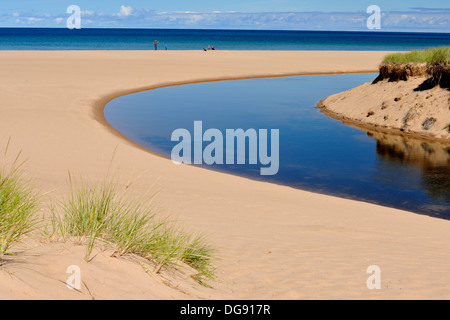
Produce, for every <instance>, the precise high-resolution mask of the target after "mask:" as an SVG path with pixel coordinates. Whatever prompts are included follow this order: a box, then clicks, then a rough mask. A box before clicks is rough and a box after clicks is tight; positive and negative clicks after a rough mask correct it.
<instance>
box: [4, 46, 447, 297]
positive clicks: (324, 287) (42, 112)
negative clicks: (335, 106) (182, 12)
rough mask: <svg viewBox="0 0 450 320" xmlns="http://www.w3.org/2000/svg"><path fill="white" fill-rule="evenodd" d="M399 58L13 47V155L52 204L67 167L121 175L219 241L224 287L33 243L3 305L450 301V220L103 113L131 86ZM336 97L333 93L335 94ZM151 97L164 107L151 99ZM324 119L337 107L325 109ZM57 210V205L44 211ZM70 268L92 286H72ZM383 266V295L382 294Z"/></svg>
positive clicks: (347, 67)
mask: <svg viewBox="0 0 450 320" xmlns="http://www.w3.org/2000/svg"><path fill="white" fill-rule="evenodd" d="M385 54H386V52H344V51H337V52H327V51H320V52H314V51H304V52H294V51H292V52H291V51H284V52H277V51H265V52H262V51H251V52H249V51H215V52H201V51H198V52H197V51H168V52H164V51H157V52H153V51H152V52H150V51H67V52H63V51H54V52H53V51H52V52H50V51H15V52H12V51H3V52H0V67H1V70H2V72H1V73H0V86H1V90H0V101H1V103H0V115H1V117H0V133H1V135H0V152H1V153H2V154H3V150H4V148H5V146H6V144H7V142H8V139H9V137H11V144H10V147H9V150H8V155H7V158H8V159H6V160H8V161H11V160H14V156H15V155H16V154H17V153H18V152H19V150H22V157H23V158H27V159H28V160H27V162H26V164H25V167H24V169H25V170H26V173H27V175H28V176H29V177H30V178H31V179H32V180H33V182H34V184H35V186H36V188H37V189H38V190H39V191H40V192H41V193H42V194H43V198H44V203H45V204H49V202H50V200H49V199H50V198H55V197H57V196H59V195H61V194H63V193H64V192H66V191H67V189H68V183H69V181H68V180H69V179H68V172H69V171H70V173H71V174H72V175H73V176H76V177H80V176H82V177H84V178H89V179H90V180H102V179H103V178H104V176H105V175H106V174H107V171H108V167H109V165H110V162H111V159H112V157H113V154H114V152H115V150H116V152H115V155H114V159H113V162H112V165H111V169H110V173H111V174H112V175H114V176H115V177H116V178H117V179H118V180H120V181H123V182H124V183H126V182H127V181H130V180H131V181H133V182H132V185H131V189H132V191H133V193H134V194H136V195H138V196H139V195H145V194H148V193H149V192H152V191H154V190H160V192H159V194H158V197H157V200H156V202H157V206H158V208H159V210H160V211H161V213H162V214H168V215H172V216H173V217H175V218H176V220H178V221H179V223H180V224H181V225H183V226H184V227H185V228H186V229H188V230H190V231H192V232H198V233H203V234H205V235H206V237H207V239H208V241H209V242H210V243H211V244H212V245H213V246H214V247H215V248H216V249H217V256H218V260H217V261H216V266H217V276H218V278H217V280H216V281H215V282H214V283H213V286H214V289H209V288H204V287H200V286H198V285H195V284H193V283H190V282H188V281H185V280H183V279H181V278H177V277H176V276H175V277H174V279H178V282H171V285H170V286H168V285H166V284H163V283H162V281H161V279H155V278H153V277H151V276H149V275H148V274H147V273H146V272H145V270H143V269H142V268H141V267H140V266H139V264H138V263H137V262H134V261H130V260H128V259H117V258H110V257H109V256H108V254H107V252H100V253H99V254H98V255H97V256H96V258H95V259H93V261H91V262H90V263H85V262H83V260H82V259H80V258H79V257H80V253H79V252H80V250H82V248H80V247H77V246H74V245H73V246H72V245H69V244H61V243H51V242H48V241H44V240H41V239H39V238H32V239H30V240H29V242H27V243H24V244H21V246H20V247H19V248H20V250H18V252H17V257H14V258H11V259H12V261H13V262H14V261H15V262H16V263H13V262H12V263H10V264H5V265H4V266H1V267H0V283H2V286H1V287H0V298H2V299H20V298H25V299H38V298H44V299H66V298H67V299H90V298H92V296H94V297H95V298H96V299H120V298H125V299H138V298H139V299H186V298H187V299H191V298H195V299H197V298H200V299H221V298H225V299H328V298H331V299H442V298H446V299H448V298H450V274H449V272H448V270H449V268H450V241H449V237H450V222H449V221H446V220H441V219H436V218H431V217H427V216H422V215H418V214H414V213H410V212H405V211H401V210H396V209H392V208H386V207H381V206H377V205H373V204H368V203H363V202H358V201H352V200H346V199H341V198H336V197H331V196H325V195H320V194H314V193H310V192H305V191H301V190H296V189H292V188H289V187H284V186H279V185H274V184H269V183H264V182H258V181H252V180H248V179H244V178H240V177H237V176H231V175H227V174H221V173H217V172H212V171H209V170H205V169H200V168H196V167H192V166H184V165H182V166H176V165H174V164H173V163H172V162H171V161H170V160H167V159H165V158H162V157H159V156H157V155H155V154H152V153H151V152H148V151H146V150H144V149H143V148H141V147H139V146H137V145H136V144H135V143H133V142H131V141H129V140H127V139H126V138H124V137H123V136H122V135H121V134H120V133H118V132H116V131H115V130H114V129H112V128H111V127H110V126H109V124H108V123H107V122H106V121H105V119H104V117H103V108H104V106H105V104H106V103H107V102H108V101H110V100H111V99H113V98H115V97H118V96H120V95H123V94H127V93H132V92H137V91H142V90H147V89H154V88H158V87H163V86H169V85H179V84H185V83H192V82H201V81H215V80H225V79H226V80H231V79H242V78H256V77H271V76H283V75H302V74H332V73H352V72H377V70H378V65H379V63H380V61H381V60H382V58H383V56H384V55H385ZM324 98H325V97H324ZM149 104H151V101H149ZM324 116H325V115H324ZM43 213H44V214H48V210H47V209H45V208H44V209H43ZM69 264H79V265H80V267H81V268H82V271H83V280H84V282H85V283H86V287H88V288H89V290H87V289H86V287H83V289H82V290H81V292H76V291H70V290H68V289H67V288H66V286H65V284H64V281H65V279H66V278H67V274H66V268H67V266H68V265H69ZM371 265H377V266H379V267H380V268H381V285H382V287H381V289H380V290H369V289H368V288H367V285H366V281H367V278H368V277H369V276H370V275H369V274H367V272H366V270H367V268H368V267H369V266H371Z"/></svg>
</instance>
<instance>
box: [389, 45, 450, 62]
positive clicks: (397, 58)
mask: <svg viewBox="0 0 450 320" xmlns="http://www.w3.org/2000/svg"><path fill="white" fill-rule="evenodd" d="M449 61H450V47H441V48H431V49H427V50H416V51H411V52H407V53H393V54H389V55H387V56H386V57H385V58H384V60H383V64H387V63H397V64H404V63H446V64H448V63H449Z"/></svg>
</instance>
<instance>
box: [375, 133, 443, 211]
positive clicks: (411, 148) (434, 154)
mask: <svg viewBox="0 0 450 320" xmlns="http://www.w3.org/2000/svg"><path fill="white" fill-rule="evenodd" d="M367 135H368V136H369V137H372V138H374V139H376V153H377V156H378V158H379V159H380V160H381V163H380V167H379V169H380V170H383V173H384V172H386V166H389V165H390V163H392V162H395V163H400V164H405V165H406V164H409V165H414V166H415V167H416V168H417V169H418V170H420V184H421V187H422V188H423V189H424V190H426V192H427V193H428V194H429V195H430V196H431V197H432V198H433V199H434V200H438V201H444V202H447V203H448V204H450V144H449V145H445V144H442V143H439V142H432V141H424V140H418V139H413V138H409V137H402V136H395V135H390V134H384V133H377V132H368V133H367ZM394 174H395V173H394ZM380 176H381V177H386V175H382V174H381V175H380ZM389 179H395V176H393V177H390V178H389ZM443 209H447V210H448V207H447V208H443Z"/></svg>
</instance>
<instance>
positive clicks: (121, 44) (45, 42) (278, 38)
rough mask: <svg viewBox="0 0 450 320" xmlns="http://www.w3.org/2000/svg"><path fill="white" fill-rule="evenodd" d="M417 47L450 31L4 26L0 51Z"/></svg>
mask: <svg viewBox="0 0 450 320" xmlns="http://www.w3.org/2000/svg"><path fill="white" fill-rule="evenodd" d="M154 39H158V40H159V42H160V49H163V48H164V46H165V44H167V45H168V48H169V50H202V48H203V47H205V46H208V45H214V46H215V47H216V48H217V49H218V50H397V51H400V50H414V49H424V48H429V47H436V46H450V34H448V33H406V32H401V33H399V32H379V31H376V32H373V31H372V32H370V31H366V32H350V31H347V32H345V31H270V30H192V29H89V28H86V29H80V30H69V29H66V28H0V50H149V49H150V50H151V49H153V40H154Z"/></svg>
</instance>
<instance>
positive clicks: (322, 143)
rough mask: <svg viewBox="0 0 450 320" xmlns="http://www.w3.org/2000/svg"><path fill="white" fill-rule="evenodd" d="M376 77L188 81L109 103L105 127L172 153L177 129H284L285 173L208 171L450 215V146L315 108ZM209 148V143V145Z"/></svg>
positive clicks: (233, 168)
mask: <svg viewBox="0 0 450 320" xmlns="http://www.w3.org/2000/svg"><path fill="white" fill-rule="evenodd" d="M375 77H376V74H351V75H321V76H297V77H283V78H270V79H250V80H237V81H219V82H211V83H200V84H190V85H183V86H176V87H167V88H160V89H156V90H151V91H146V92H141V93H135V94H131V95H126V96H123V97H119V98H117V99H114V100H113V101H111V102H110V103H109V104H108V105H107V106H106V108H105V117H106V119H107V121H108V122H109V123H110V124H111V125H112V126H113V127H114V128H116V129H117V130H119V131H120V132H122V133H123V134H124V135H125V136H127V137H128V138H130V139H131V140H133V141H135V142H137V143H138V144H140V145H142V146H144V147H146V148H147V149H149V150H151V151H154V152H156V153H159V154H161V155H163V156H166V157H170V153H171V151H172V148H173V147H174V146H175V145H176V144H177V143H178V142H172V141H171V135H172V132H173V131H174V130H175V129H177V128H185V129H188V130H189V131H190V132H192V133H193V130H194V129H193V125H194V121H196V120H197V121H202V122H203V130H206V129H208V128H217V129H219V130H221V131H222V132H224V133H225V130H226V129H238V128H242V129H244V130H247V129H249V128H253V129H256V130H258V129H279V130H280V168H279V172H278V173H277V174H276V175H274V176H261V175H260V171H259V170H260V167H261V165H260V164H258V165H215V166H206V165H203V166H204V167H205V168H208V169H213V170H219V171H223V172H227V173H231V174H236V175H240V176H244V177H248V178H251V179H258V180H264V181H268V182H272V183H277V184H283V185H288V186H291V187H294V188H299V189H304V190H310V191H314V192H319V193H324V194H331V195H336V196H340V197H345V198H351V199H358V200H362V201H367V202H372V203H377V204H381V205H386V206H391V207H396V208H401V209H406V210H410V211H413V212H417V213H422V214H428V215H432V216H437V217H441V218H447V219H448V218H450V145H447V146H446V145H442V144H439V143H434V142H425V141H420V140H414V139H407V138H402V137H399V136H392V135H385V134H380V133H375V132H366V131H363V130H359V129H356V128H353V127H351V126H348V125H345V124H343V123H341V122H339V121H336V120H334V119H331V118H329V117H327V116H325V115H324V114H322V113H321V112H320V111H319V109H316V108H315V106H316V105H317V103H318V102H319V101H320V100H321V99H323V98H325V97H327V96H329V95H331V94H334V93H337V92H341V91H345V90H348V89H350V88H353V87H356V86H358V85H360V84H362V83H364V82H368V81H371V80H373V79H374V78H375ZM206 145H207V143H204V147H205V146H206Z"/></svg>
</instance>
